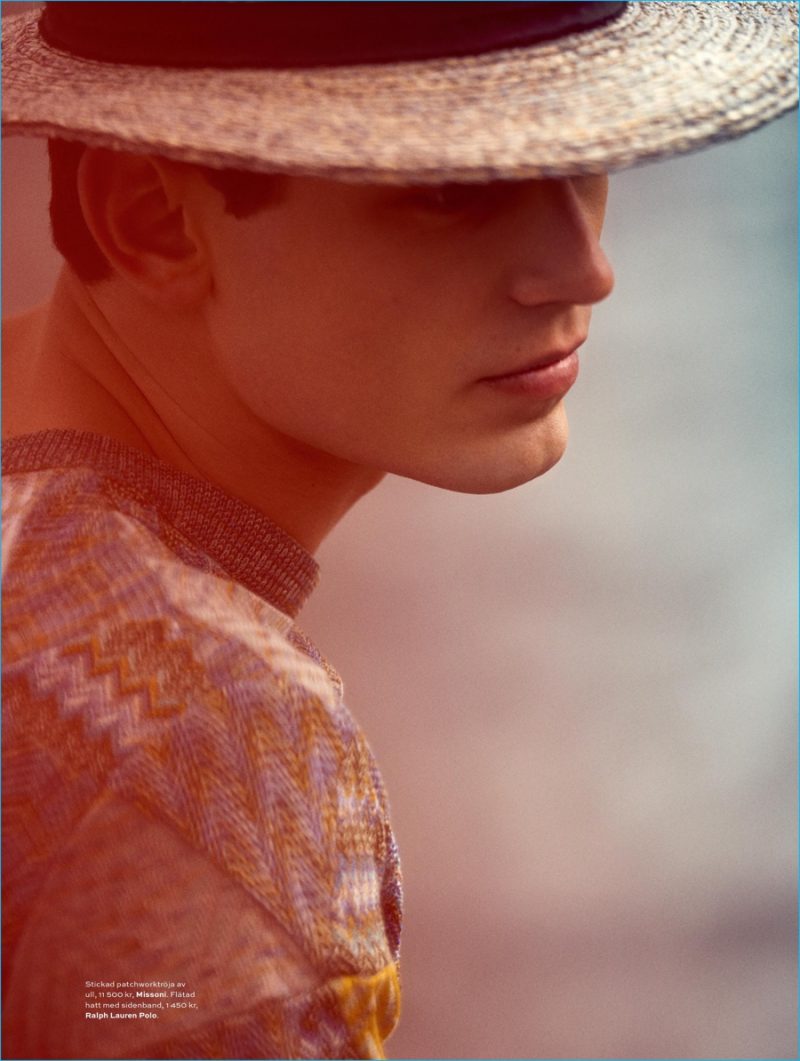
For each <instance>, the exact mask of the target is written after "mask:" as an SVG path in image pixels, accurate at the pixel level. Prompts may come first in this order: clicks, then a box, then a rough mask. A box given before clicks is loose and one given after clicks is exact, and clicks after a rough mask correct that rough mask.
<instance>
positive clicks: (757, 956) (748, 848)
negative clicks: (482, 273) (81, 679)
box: [3, 4, 797, 1058]
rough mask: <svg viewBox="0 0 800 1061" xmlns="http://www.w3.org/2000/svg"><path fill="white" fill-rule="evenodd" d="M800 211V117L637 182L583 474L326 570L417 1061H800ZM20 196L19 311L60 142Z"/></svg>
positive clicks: (364, 509)
mask: <svg viewBox="0 0 800 1061" xmlns="http://www.w3.org/2000/svg"><path fill="white" fill-rule="evenodd" d="M27 6H31V5H27V4H5V5H4V9H5V11H9V9H11V11H12V12H13V10H21V9H23V8H24V7H27ZM796 188H797V120H796V116H795V115H790V116H789V117H785V118H783V119H781V120H779V121H778V122H776V123H774V124H773V125H771V126H769V127H767V128H766V129H764V130H761V131H760V132H758V133H755V134H753V135H751V136H749V137H746V138H745V139H743V140H741V141H739V142H736V143H733V144H728V145H724V146H720V147H715V148H713V149H710V150H707V151H704V152H701V153H699V154H697V155H694V156H690V157H688V158H686V159H681V160H677V161H674V162H669V163H664V164H660V165H657V166H654V167H644V168H642V169H639V170H634V171H631V172H628V173H624V174H620V175H617V176H616V177H615V178H614V179H613V181H612V193H611V200H610V209H609V215H608V222H607V228H606V237H605V241H604V242H605V246H606V250H607V252H608V254H609V256H610V258H611V260H612V262H613V264H614V266H615V269H616V274H617V288H616V292H615V294H614V295H613V296H612V298H611V300H610V301H609V302H608V303H607V304H604V305H601V306H600V307H598V308H597V309H596V310H595V317H594V326H593V332H592V336H591V338H590V340H589V342H588V343H587V345H586V346H585V347H584V349H583V351H582V353H581V357H582V370H581V378H580V380H579V382H578V385H577V386H576V388H575V389H574V390H573V391H572V393H571V394H570V396H569V398H568V408H569V412H570V421H571V425H572V435H571V442H570V446H569V449H568V451H567V455H566V456H565V457H564V459H563V460H562V462H561V463H560V464H559V465H558V466H557V467H556V469H554V470H553V471H552V472H550V473H549V474H548V475H547V476H545V477H544V478H543V479H541V480H538V481H536V482H534V483H531V484H530V485H528V486H525V487H522V488H520V489H517V490H515V491H512V492H510V493H508V494H503V495H497V496H483V497H470V496H461V495H456V494H449V493H445V492H441V491H437V490H434V489H432V488H430V487H427V486H424V485H420V484H418V483H414V482H410V481H407V480H400V479H389V480H387V481H386V482H385V483H384V484H383V485H382V486H381V487H379V488H378V490H377V491H375V492H374V493H373V494H372V495H371V496H369V497H368V498H366V499H365V500H364V501H363V502H362V503H361V505H360V506H359V507H357V508H356V509H355V511H354V512H352V513H351V514H350V515H349V516H348V517H347V519H346V520H345V521H344V523H343V524H342V525H341V526H340V527H339V528H338V529H337V531H336V532H335V533H334V535H333V536H332V537H331V539H330V540H329V541H328V542H327V543H326V544H325V546H324V547H323V549H322V550H321V552H320V555H319V559H320V561H321V564H322V569H323V578H322V583H321V586H320V588H319V590H318V591H317V593H316V595H315V597H314V598H313V599H312V601H311V603H310V605H309V606H308V607H307V609H306V611H305V612H304V613H303V616H302V617H301V625H302V626H303V627H304V629H305V630H306V632H307V633H309V634H310V635H311V636H312V637H313V638H314V639H315V640H316V642H317V643H318V644H319V646H320V648H321V649H322V651H323V652H324V653H325V654H326V655H327V656H328V657H329V658H330V659H331V660H332V662H333V663H334V664H335V666H336V667H337V669H338V670H339V671H340V672H341V673H342V675H343V677H344V680H345V688H346V691H347V695H348V702H349V705H350V708H351V710H352V712H353V713H354V714H355V715H356V717H357V718H358V719H359V721H360V722H361V723H362V725H363V727H364V729H365V730H366V732H367V735H368V737H369V739H370V743H371V745H372V747H373V749H374V751H375V753H376V755H377V757H378V760H379V762H380V763H381V765H382V768H383V773H384V777H385V779H386V782H387V785H388V788H389V793H390V797H391V802H392V808H393V821H394V826H395V830H396V833H397V837H398V841H399V844H400V849H401V856H402V859H403V867H404V874H405V889H406V914H405V933H404V950H403V963H402V971H403V980H404V1013H403V1017H402V1020H401V1024H400V1027H399V1029H398V1031H397V1032H396V1034H395V1035H394V1036H393V1038H392V1039H391V1040H390V1042H389V1044H388V1046H389V1051H390V1053H391V1055H392V1056H394V1057H397V1058H400V1057H404V1058H423V1057H426V1058H450V1057H461V1058H485V1057H507V1058H578V1057H584V1058H588V1057H596V1058H600V1057H612V1058H656V1057H671V1058H731V1057H735V1058H784V1057H786V1058H788V1057H796V1055H797V1030H796V1011H797V981H796V972H797V961H796V957H797V947H796V942H797V929H796V910H797V906H796V867H797V820H796V814H797V791H796V788H797V766H796V751H797V733H796V715H797V713H796V705H797V691H796V684H795V671H796V668H795V660H796V643H797V642H796V634H797V630H796V627H797V598H796V576H797V572H796V515H797V497H796V483H797V469H796V455H797V440H796V433H797V407H796V405H797V403H796V396H797V386H796V354H797V320H796V309H797V277H796V263H797V247H796V233H797V225H796V214H795V211H796ZM3 192H4V200H3V202H4V211H3V226H4V227H3V233H4V239H3V299H4V311H5V314H7V315H8V314H13V313H16V312H19V311H21V310H23V309H25V308H28V307H29V306H32V305H34V304H36V303H37V302H38V301H40V300H42V299H43V298H45V297H46V296H47V292H48V290H49V288H50V285H51V284H52V281H53V278H54V276H55V274H56V271H57V269H58V264H59V263H58V258H57V256H56V254H55V251H54V250H53V249H52V247H51V244H50V238H49V233H48V227H47V216H46V202H47V171H46V155H45V150H44V146H43V144H42V143H39V142H36V141H33V140H24V139H17V138H14V139H10V140H8V141H6V142H5V144H4V151H3Z"/></svg>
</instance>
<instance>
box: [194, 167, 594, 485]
mask: <svg viewBox="0 0 800 1061" xmlns="http://www.w3.org/2000/svg"><path fill="white" fill-rule="evenodd" d="M606 194H607V179H606V178H605V177H602V176H599V177H594V176H592V177H580V178H572V179H563V180H542V181H520V182H496V183H489V184H451V185H444V186H441V185H437V186H431V187H426V186H414V187H408V186H406V187H391V186H376V185H372V186H367V185H357V184H347V183H341V182H334V181H327V180H322V179H317V178H305V177H291V178H287V186H286V188H285V189H284V193H283V196H282V198H281V202H280V204H279V205H278V206H276V207H274V208H268V209H265V210H263V211H261V212H260V213H258V214H257V215H255V216H253V217H250V218H248V219H246V220H244V221H237V220H236V219H235V218H233V217H231V216H230V215H229V214H226V213H225V212H224V210H222V209H221V208H220V209H218V210H212V211H211V212H210V215H209V216H207V217H206V229H205V232H206V239H207V240H208V246H209V248H210V253H211V256H212V258H213V268H214V290H213V296H212V297H211V298H210V299H209V301H208V306H207V309H206V321H207V326H208V330H209V335H210V340H211V344H212V346H213V350H214V358H215V360H216V363H217V366H218V368H219V371H220V373H221V376H222V378H223V379H224V381H225V385H227V386H229V387H230V388H231V389H232V391H233V392H234V393H235V395H236V397H237V399H238V400H239V401H240V402H241V405H242V408H243V409H244V410H246V415H247V416H249V417H252V418H253V419H254V420H255V421H258V422H260V423H261V424H262V425H266V426H267V427H268V428H269V429H271V430H274V431H277V432H280V433H281V435H282V436H283V437H284V439H286V440H290V442H291V443H296V444H298V445H299V446H302V447H309V448H310V449H311V450H313V451H322V453H324V454H326V455H330V456H333V457H335V458H338V459H340V460H342V461H346V462H351V463H352V464H355V465H358V466H360V467H364V468H372V469H375V470H378V471H388V472H394V473H396V474H399V475H402V476H407V477H410V478H413V479H418V480H421V481H424V482H426V483H430V484H432V485H436V486H440V487H445V488H447V489H452V490H458V491H465V492H471V493H488V492H494V491H499V490H504V489H507V488H510V487H514V486H517V485H519V484H521V483H523V482H526V481H528V480H530V479H532V478H534V477H536V476H538V475H540V474H542V473H543V472H545V471H546V470H547V469H548V468H550V467H551V466H552V465H553V464H554V463H555V462H556V461H557V460H558V459H559V458H560V456H561V455H562V453H563V450H564V447H565V444H566V438H567V421H566V416H565V412H564V403H563V399H564V395H565V394H566V392H567V391H568V390H569V388H570V387H571V385H572V384H573V383H574V382H575V378H576V374H577V360H578V358H577V354H576V353H575V351H576V350H577V348H578V347H579V346H580V345H581V343H583V341H584V340H585V338H586V335H587V331H588V326H589V317H590V311H591V305H592V304H593V303H595V302H597V301H598V300H600V299H602V298H604V297H605V296H606V295H608V294H609V292H610V290H611V288H612V284H613V277H612V273H611V269H610V266H609V264H608V262H607V260H606V258H605V256H604V255H603V252H602V250H601V249H600V246H599V243H598V238H599V235H600V230H601V226H602V221H603V216H604V211H605V202H606Z"/></svg>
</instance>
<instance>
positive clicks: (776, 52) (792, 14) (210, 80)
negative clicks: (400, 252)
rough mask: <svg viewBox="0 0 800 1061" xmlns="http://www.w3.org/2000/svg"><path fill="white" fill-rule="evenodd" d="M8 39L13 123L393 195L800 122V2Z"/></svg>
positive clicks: (50, 29)
mask: <svg viewBox="0 0 800 1061" xmlns="http://www.w3.org/2000/svg"><path fill="white" fill-rule="evenodd" d="M40 15H41V12H40V11H33V12H26V13H25V14H22V15H20V16H16V17H11V18H4V19H3V61H4V92H3V124H4V127H5V129H6V131H7V132H9V133H21V134H26V135H33V136H54V137H62V138H65V139H76V140H81V141H84V142H87V143H90V144H96V145H104V146H108V147H112V148H125V149H127V150H134V151H147V152H150V153H155V154H161V155H165V156H169V157H172V158H177V159H184V160H187V161H194V162H200V163H204V164H207V165H212V166H229V167H235V168H239V169H250V170H258V171H284V172H292V173H303V174H316V175H322V176H327V177H334V178H337V179H342V180H359V181H375V182H393V183H416V182H428V181H436V182H439V181H468V180H487V179H495V178H523V177H554V176H566V175H572V174H580V173H593V172H598V171H608V170H614V169H619V168H622V167H625V166H632V165H636V164H638V163H641V162H646V161H649V160H652V159H659V158H666V157H668V156H672V155H677V154H681V153H683V152H687V151H692V150H694V149H696V148H699V147H703V146H705V145H707V144H711V143H714V142H717V141H721V140H728V139H731V138H733V137H737V136H740V135H742V134H743V133H746V132H748V131H749V130H751V129H755V128H757V127H758V126H760V125H763V124H764V123H765V122H768V121H769V120H770V119H772V118H775V117H776V116H777V115H779V114H781V113H783V112H784V111H786V110H788V109H790V108H791V107H793V106H794V105H795V104H796V102H797V61H798V57H797V5H796V4H793V3H791V4H789V3H674V2H664V3H660V2H649V3H628V4H624V3H566V4H550V3H509V4H506V3H466V4H461V3H410V4H406V3H349V4H348V3H343V4H340V3H284V4H277V3H276V4H273V3H241V4H236V3H220V4H217V3H197V4H195V3H183V2H182V3H164V2H161V3H150V4H142V3H131V4H126V3H108V4H106V3H85V4H84V3H63V2H62V3H56V4H47V5H45V13H44V16H43V17H42V18H41V20H40Z"/></svg>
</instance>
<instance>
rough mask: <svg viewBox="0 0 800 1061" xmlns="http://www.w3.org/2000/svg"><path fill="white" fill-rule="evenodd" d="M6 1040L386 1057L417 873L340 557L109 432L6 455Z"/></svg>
mask: <svg viewBox="0 0 800 1061" xmlns="http://www.w3.org/2000/svg"><path fill="white" fill-rule="evenodd" d="M2 531H3V538H2V548H3V647H4V676H3V686H4V696H3V845H4V852H3V854H4V858H3V887H4V904H3V933H4V947H5V953H4V963H3V1015H4V1018H3V1019H4V1042H3V1056H4V1057H9V1058H34V1057H35V1058H268V1057H281V1058H319V1057H337V1058H338V1057H352V1058H362V1057H383V1056H384V1054H383V1042H384V1040H385V1038H386V1037H387V1035H388V1034H389V1033H390V1031H391V1030H392V1028H393V1027H394V1024H395V1022H396V1020H397V1016H398V1007H399V983H398V965H397V962H398V946H399V933H400V909H401V890H400V874H399V866H398V859H397V852H396V847H395V842H394V838H393V835H392V831H391V828H390V825H389V819H388V812H387V804H386V797H385V793H384V789H383V785H382V783H381V779H380V776H379V773H378V770H377V767H376V764H375V761H374V759H373V757H372V755H371V753H370V750H369V747H368V746H367V743H366V741H365V739H364V736H363V734H362V733H361V731H360V729H359V728H358V726H357V725H356V723H355V722H354V720H353V718H352V717H351V715H350V714H349V713H348V711H347V709H346V707H345V706H344V703H343V701H342V688H341V682H340V680H339V678H338V676H337V675H336V674H335V672H334V671H332V670H331V668H330V667H329V666H328V665H327V664H326V663H325V661H324V660H323V659H322V658H321V657H320V655H319V653H318V652H317V651H316V650H315V649H314V647H313V646H312V645H311V644H310V643H309V642H308V640H307V639H306V638H305V637H304V636H303V635H302V634H301V633H300V632H299V631H298V630H297V628H296V627H295V625H294V618H295V616H296V615H297V612H298V611H299V609H300V607H301V605H302V604H303V602H304V600H305V599H306V598H307V596H308V594H309V593H310V592H311V590H312V589H313V586H314V584H315V582H316V578H317V567H316V564H315V562H314V560H313V558H312V557H311V556H309V555H308V554H307V553H306V552H305V551H304V550H303V549H302V547H301V546H300V545H299V544H298V543H297V542H295V541H294V540H293V539H292V538H290V537H289V536H288V535H286V534H285V533H284V532H283V531H281V530H280V529H278V528H277V527H276V526H275V525H274V524H272V523H271V522H270V521H269V520H268V519H267V518H266V517H264V516H262V515H261V514H260V513H259V512H257V511H255V510H254V509H252V508H250V507H249V506H248V505H246V504H244V503H242V502H240V501H238V500H237V499H235V498H232V497H230V496H229V495H227V494H225V493H224V492H223V491H222V490H220V489H218V488H217V487H216V486H214V485H212V484H210V483H208V482H204V481H202V480H200V479H196V478H194V477H193V476H190V475H186V474H184V473H182V472H179V471H177V470H176V469H173V468H171V467H169V466H168V465H166V464H163V463H162V462H160V461H158V460H156V459H155V458H153V457H150V456H148V455H147V454H145V453H143V452H139V451H138V450H135V449H132V448H129V447H127V446H124V445H122V444H120V443H118V442H116V441H114V440H112V439H109V438H104V437H101V436H98V435H91V434H86V433H79V432H73V431H65V430H54V431H45V432H40V433H37V434H34V435H28V436H24V437H22V438H17V439H12V440H9V441H7V442H6V443H5V444H4V451H3V523H2Z"/></svg>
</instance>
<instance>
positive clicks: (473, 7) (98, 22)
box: [39, 0, 627, 69]
mask: <svg viewBox="0 0 800 1061" xmlns="http://www.w3.org/2000/svg"><path fill="white" fill-rule="evenodd" d="M626 6H627V4H624V3H597V2H591V3H556V4H550V3H449V2H448V3H425V2H423V3H371V2H367V3H335V2H334V3H260V2H247V3H245V2H236V0H233V2H230V0H229V2H223V3H214V2H209V3H193V2H183V0H182V2H169V0H167V2H162V0H157V2H144V3H126V2H123V3H72V2H68V3H63V2H62V3H47V4H46V5H45V8H44V12H43V14H42V17H41V19H40V22H39V31H40V33H41V35H42V37H43V38H44V40H45V41H46V42H47V43H48V44H50V45H51V46H52V47H54V48H58V49H59V50H61V51H66V52H70V53H72V54H73V55H76V56H79V57H81V58H84V59H95V60H100V61H103V62H115V63H134V64H139V65H148V66H177V67H217V68H226V67H251V68H276V69H286V68H311V67H318V66H345V65H347V66H351V65H358V64H362V63H390V62H401V61H411V60H418V59H437V58H445V57H448V56H453V57H457V56H465V55H479V54H482V53H484V52H491V51H498V50H500V49H504V48H519V47H524V46H526V45H530V44H536V43H539V42H541V41H547V40H554V39H556V38H559V37H563V36H566V35H567V34H569V33H578V32H583V31H585V30H588V29H593V28H595V27H596V26H600V25H603V24H604V23H606V22H609V21H611V20H613V19H616V18H617V17H618V16H619V15H620V14H621V13H622V11H623V10H624V9H625V7H626Z"/></svg>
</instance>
